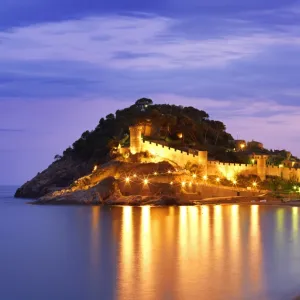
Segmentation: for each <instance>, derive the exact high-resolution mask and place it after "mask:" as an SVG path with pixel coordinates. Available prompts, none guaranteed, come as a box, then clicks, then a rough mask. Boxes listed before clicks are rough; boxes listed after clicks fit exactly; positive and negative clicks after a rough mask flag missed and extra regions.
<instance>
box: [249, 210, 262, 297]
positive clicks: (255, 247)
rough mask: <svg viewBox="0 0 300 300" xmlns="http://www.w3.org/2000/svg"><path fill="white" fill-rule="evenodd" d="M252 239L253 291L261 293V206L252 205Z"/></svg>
mask: <svg viewBox="0 0 300 300" xmlns="http://www.w3.org/2000/svg"><path fill="white" fill-rule="evenodd" d="M250 209H251V210H250V237H249V242H250V243H249V268H250V274H249V275H250V281H251V282H252V287H253V290H255V291H259V290H261V289H262V285H263V284H264V283H263V278H262V270H261V268H262V245H261V243H262V241H261V230H260V214H259V206H258V205H252V206H251V208H250Z"/></svg>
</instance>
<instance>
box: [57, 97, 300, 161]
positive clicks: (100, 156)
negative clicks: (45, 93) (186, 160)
mask: <svg viewBox="0 0 300 300" xmlns="http://www.w3.org/2000/svg"><path fill="white" fill-rule="evenodd" d="M145 123H151V124H152V134H151V137H146V138H147V139H152V140H156V141H159V142H160V143H164V144H167V145H169V146H171V147H174V148H179V149H183V150H185V149H187V148H193V149H198V150H207V151H208V153H209V158H210V159H213V160H219V161H223V162H236V163H250V159H249V156H250V155H251V154H253V153H261V154H267V155H269V163H270V164H274V165H279V164H282V163H283V162H284V161H285V160H286V159H288V160H291V161H295V162H296V163H298V162H299V160H298V158H296V157H293V156H291V154H290V153H289V152H287V151H285V150H281V151H280V150H274V151H273V150H267V149H261V148H251V147H248V148H247V149H245V150H244V151H237V152H236V151H234V148H235V147H236V145H235V142H234V140H233V138H232V136H231V135H230V134H229V133H227V132H226V126H225V125H224V124H223V123H222V122H220V121H215V120H210V118H209V115H208V114H207V113H206V112H205V111H203V110H198V109H196V108H194V107H190V106H189V107H183V106H177V105H169V104H153V102H152V100H151V99H147V98H142V99H139V100H137V101H136V102H135V104H133V105H132V106H130V107H128V108H125V109H123V110H117V111H116V112H115V114H113V113H111V114H109V115H107V116H106V117H105V118H101V119H100V121H99V124H98V125H97V126H96V128H95V129H94V130H93V131H85V132H84V133H83V134H82V135H81V137H80V138H79V139H78V140H77V141H75V142H74V143H73V145H72V147H69V148H68V149H66V150H65V151H64V153H63V157H70V156H71V157H73V158H75V159H77V160H80V161H86V162H89V163H91V164H93V163H102V162H104V161H106V160H108V159H109V158H110V156H109V154H110V153H111V150H112V149H114V148H115V147H117V146H118V145H119V144H120V145H122V146H129V126H131V125H136V124H145ZM59 159H61V156H60V155H56V156H55V160H59ZM295 166H298V165H295Z"/></svg>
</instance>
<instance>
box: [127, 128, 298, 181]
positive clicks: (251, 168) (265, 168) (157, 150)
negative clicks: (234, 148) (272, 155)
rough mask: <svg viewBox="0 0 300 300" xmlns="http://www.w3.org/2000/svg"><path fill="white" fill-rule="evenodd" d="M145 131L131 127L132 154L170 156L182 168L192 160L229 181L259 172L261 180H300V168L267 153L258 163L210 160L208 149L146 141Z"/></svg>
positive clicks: (208, 173) (209, 173) (205, 173)
mask: <svg viewBox="0 0 300 300" xmlns="http://www.w3.org/2000/svg"><path fill="white" fill-rule="evenodd" d="M142 132H143V127H142V126H132V127H130V152H131V153H132V154H136V153H139V152H146V151H148V152H149V153H151V154H152V155H153V156H154V157H155V158H156V159H157V160H162V159H168V160H170V161H173V162H174V163H176V164H178V165H179V166H180V167H185V165H186V164H187V163H188V162H189V163H192V164H197V165H199V166H200V167H201V171H202V173H203V174H204V175H215V176H221V177H226V178H227V179H229V180H231V179H234V178H236V176H237V175H239V174H241V175H245V176H250V175H256V176H258V177H259V178H260V179H261V180H265V179H266V177H267V176H276V177H282V178H283V179H286V180H290V179H292V180H295V181H298V182H300V169H295V168H286V167H283V168H282V167H276V166H271V165H267V158H268V156H267V155H255V156H254V159H255V161H256V164H235V163H221V162H218V161H208V159H207V157H208V153H207V151H196V152H195V153H196V154H194V153H188V152H186V151H182V150H178V149H175V148H171V147H168V146H164V145H161V144H157V143H153V142H150V141H144V140H143V138H142Z"/></svg>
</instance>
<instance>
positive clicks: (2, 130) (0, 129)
mask: <svg viewBox="0 0 300 300" xmlns="http://www.w3.org/2000/svg"><path fill="white" fill-rule="evenodd" d="M0 132H3V133H9V132H12V133H15V132H24V130H23V129H14V128H0Z"/></svg>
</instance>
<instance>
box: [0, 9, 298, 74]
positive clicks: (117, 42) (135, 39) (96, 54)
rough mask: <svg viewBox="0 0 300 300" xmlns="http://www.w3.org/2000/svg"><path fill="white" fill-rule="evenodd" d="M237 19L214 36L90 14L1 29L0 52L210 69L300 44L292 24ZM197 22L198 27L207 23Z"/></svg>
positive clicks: (176, 23)
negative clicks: (277, 26)
mask: <svg viewBox="0 0 300 300" xmlns="http://www.w3.org/2000/svg"><path fill="white" fill-rule="evenodd" d="M234 21H235V22H234ZM237 21H239V20H226V19H221V20H218V22H219V23H218V25H219V26H220V25H222V26H223V28H224V30H223V31H221V32H219V33H218V34H217V35H215V36H214V33H213V31H211V33H212V34H211V36H207V35H205V36H202V35H201V34H197V32H195V31H194V32H189V30H188V28H187V30H186V33H185V29H186V28H185V27H182V26H184V22H183V21H182V20H177V19H172V18H166V17H161V16H153V15H144V16H135V15H132V16H102V17H88V18H83V19H79V20H68V21H61V22H53V23H44V24H36V25H30V26H26V27H16V28H12V29H11V30H8V31H2V32H0V57H1V60H11V61H15V60H17V61H45V60H49V61H56V60H58V59H59V60H63V61H77V62H85V63H89V64H95V65H97V66H101V67H108V68H115V69H124V68H135V69H170V68H171V69H172V68H207V67H220V66H226V65H227V64H228V63H230V62H234V61H237V60H241V59H247V58H250V57H253V56H255V55H257V54H259V53H261V52H263V51H265V50H267V49H268V47H271V46H274V45H275V46H276V45H277V46H278V45H279V46H282V45H294V46H297V47H298V46H299V44H300V39H299V36H298V35H297V34H296V33H295V32H293V35H292V34H291V33H290V32H289V31H288V28H287V29H286V30H285V31H284V32H273V31H268V30H267V29H262V28H258V27H256V26H254V25H253V24H250V25H249V24H248V23H247V22H246V23H245V24H243V25H240V26H236V22H237ZM241 24H242V23H241ZM190 25H191V24H190ZM193 26H195V27H196V28H199V29H200V28H201V27H202V26H205V23H201V22H200V23H199V22H196V23H194V24H193ZM207 31H208V32H210V30H209V28H207Z"/></svg>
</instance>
